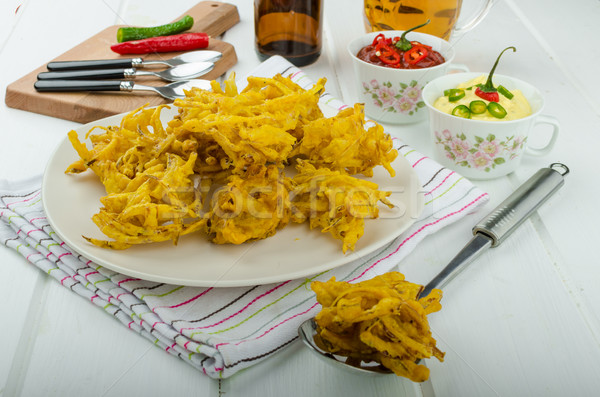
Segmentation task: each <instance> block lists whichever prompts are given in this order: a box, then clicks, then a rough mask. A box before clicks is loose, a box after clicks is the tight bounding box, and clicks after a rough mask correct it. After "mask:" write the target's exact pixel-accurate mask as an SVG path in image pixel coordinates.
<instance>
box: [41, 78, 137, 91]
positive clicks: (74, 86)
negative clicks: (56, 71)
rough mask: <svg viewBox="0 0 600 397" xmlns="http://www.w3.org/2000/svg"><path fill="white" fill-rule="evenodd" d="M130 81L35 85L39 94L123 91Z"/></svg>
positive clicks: (67, 82) (43, 82)
mask: <svg viewBox="0 0 600 397" xmlns="http://www.w3.org/2000/svg"><path fill="white" fill-rule="evenodd" d="M123 83H128V84H129V83H130V82H128V81H124V82H123V81H117V80H114V81H111V80H98V81H94V80H38V81H36V82H35V84H34V85H33V86H34V87H35V89H36V90H37V91H39V92H80V91H122V90H124V89H123V87H122V84H123Z"/></svg>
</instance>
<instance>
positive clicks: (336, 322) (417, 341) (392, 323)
mask: <svg viewBox="0 0 600 397" xmlns="http://www.w3.org/2000/svg"><path fill="white" fill-rule="evenodd" d="M311 288H312V290H313V291H314V292H315V293H316V295H317V301H318V302H319V303H320V304H321V305H322V310H321V311H320V312H319V313H318V314H317V316H316V317H315V321H316V323H317V336H315V342H316V343H317V344H318V345H319V346H320V347H321V348H323V349H324V350H326V351H329V352H331V353H334V354H338V355H342V356H346V357H349V358H350V359H349V360H348V362H350V363H351V362H358V363H360V361H361V360H362V361H365V362H369V361H375V362H378V363H380V364H382V365H383V366H385V367H387V368H389V369H390V370H392V371H393V372H394V373H395V374H397V375H399V376H404V377H407V378H409V379H411V380H412V381H415V382H423V381H425V380H427V379H428V378H429V369H428V368H427V367H425V366H424V365H419V364H418V363H417V362H418V360H420V359H424V358H430V357H432V356H433V357H436V358H437V359H438V360H440V361H443V360H444V353H443V352H441V351H440V350H439V349H438V348H437V347H436V341H435V339H434V338H433V337H432V335H431V330H430V328H429V322H428V320H427V314H428V313H431V312H433V311H438V310H440V309H441V304H440V299H441V297H442V292H441V291H440V290H437V289H434V290H433V291H432V293H431V294H430V295H429V296H427V297H424V298H420V299H419V298H418V296H419V293H420V292H421V290H422V286H420V285H417V284H413V283H410V282H408V281H406V280H405V279H404V275H402V274H401V273H398V272H390V273H386V274H383V275H381V276H377V277H374V278H372V279H370V280H366V281H363V282H359V283H356V284H350V283H346V282H340V281H336V280H335V277H333V278H331V279H330V280H329V281H327V282H319V281H315V282H313V283H312V284H311Z"/></svg>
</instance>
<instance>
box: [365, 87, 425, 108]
mask: <svg viewBox="0 0 600 397" xmlns="http://www.w3.org/2000/svg"><path fill="white" fill-rule="evenodd" d="M362 85H363V89H364V93H365V94H366V95H367V96H369V97H371V98H372V100H373V104H374V105H375V106H376V107H379V108H381V109H382V110H383V111H384V112H391V113H402V114H407V115H409V116H412V115H413V114H415V113H416V112H417V111H418V110H419V109H421V108H423V107H425V102H423V101H422V100H421V91H422V90H423V87H422V86H419V85H418V84H417V81H416V80H412V81H411V82H410V83H409V84H406V83H399V84H398V85H399V88H398V89H396V88H394V87H393V85H392V83H391V82H389V81H386V82H383V83H379V82H378V81H377V80H375V79H373V80H371V81H370V82H369V83H366V82H363V84H362Z"/></svg>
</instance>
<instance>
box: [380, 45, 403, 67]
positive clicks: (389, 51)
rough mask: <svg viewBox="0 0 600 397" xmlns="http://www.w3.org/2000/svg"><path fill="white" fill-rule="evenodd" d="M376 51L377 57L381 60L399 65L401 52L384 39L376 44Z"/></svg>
mask: <svg viewBox="0 0 600 397" xmlns="http://www.w3.org/2000/svg"><path fill="white" fill-rule="evenodd" d="M375 51H376V52H375V53H376V54H377V57H378V58H379V59H380V60H381V62H383V63H386V64H388V65H397V64H399V63H400V54H398V53H397V52H396V51H394V49H393V48H391V47H390V46H389V45H388V44H386V43H385V42H383V41H380V42H379V43H377V45H376V46H375Z"/></svg>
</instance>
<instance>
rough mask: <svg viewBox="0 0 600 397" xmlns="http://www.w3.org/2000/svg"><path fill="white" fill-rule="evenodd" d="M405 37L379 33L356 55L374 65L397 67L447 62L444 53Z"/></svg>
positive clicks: (404, 67)
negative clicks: (392, 36)
mask: <svg viewBox="0 0 600 397" xmlns="http://www.w3.org/2000/svg"><path fill="white" fill-rule="evenodd" d="M403 39H404V38H403V37H402V38H401V37H394V38H385V36H384V35H383V34H379V35H377V36H376V37H375V40H373V43H371V44H369V45H367V46H365V47H363V48H361V50H360V51H359V52H358V54H356V56H357V57H358V58H359V59H361V60H363V61H365V62H368V63H371V64H373V65H378V66H384V67H387V68H395V69H423V68H430V67H432V66H436V65H440V64H442V63H444V62H446V60H445V59H444V57H443V56H442V54H440V53H439V52H437V51H435V50H433V49H432V48H431V46H428V45H425V44H421V43H419V42H418V41H411V42H408V40H406V39H404V40H403Z"/></svg>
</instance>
